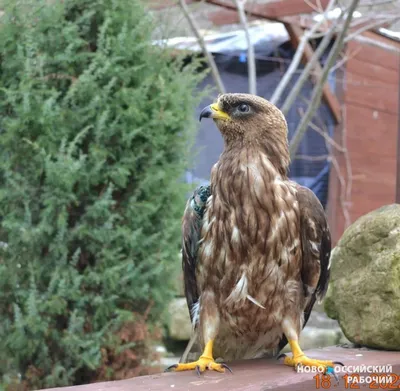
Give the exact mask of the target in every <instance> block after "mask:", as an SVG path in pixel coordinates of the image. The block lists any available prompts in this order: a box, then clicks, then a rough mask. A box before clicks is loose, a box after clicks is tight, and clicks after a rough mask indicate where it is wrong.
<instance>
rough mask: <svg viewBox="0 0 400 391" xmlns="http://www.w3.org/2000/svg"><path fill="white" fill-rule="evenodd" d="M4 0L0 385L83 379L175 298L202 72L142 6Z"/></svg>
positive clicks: (0, 29) (113, 0)
mask: <svg viewBox="0 0 400 391" xmlns="http://www.w3.org/2000/svg"><path fill="white" fill-rule="evenodd" d="M9 3H10V4H9V5H7V6H6V8H5V14H4V15H3V16H2V17H1V19H0V167H1V168H0V379H2V380H1V381H0V383H1V382H3V385H7V384H16V383H19V384H22V385H24V387H25V389H35V388H44V387H54V386H64V385H69V384H79V383H83V382H89V381H92V380H93V379H95V378H96V374H98V373H99V370H100V367H101V366H102V365H103V366H104V365H107V363H106V364H105V363H104V352H111V353H110V355H109V356H108V357H116V356H118V354H120V353H121V352H123V351H124V350H126V349H135V348H136V343H137V342H135V341H129V338H128V340H127V338H125V337H124V338H122V337H121V333H120V331H121V330H122V329H123V328H124V327H126V325H127V324H132V322H133V323H134V322H135V315H134V313H137V314H143V313H144V312H145V311H146V310H147V309H149V308H151V310H150V312H149V318H148V322H149V325H152V324H155V323H156V321H157V320H158V319H160V316H161V313H162V312H163V310H164V309H165V307H166V304H167V303H168V301H169V300H170V298H171V296H172V294H173V288H172V286H173V284H172V283H171V278H170V275H171V270H172V269H173V268H174V265H173V263H174V262H176V261H175V260H176V254H177V251H178V249H179V248H178V246H179V237H180V217H181V215H182V211H183V207H184V203H185V197H186V192H185V186H184V185H183V184H182V183H181V182H180V177H181V176H182V173H183V170H184V167H185V161H186V156H187V153H186V151H187V150H188V142H189V141H190V137H191V135H192V134H193V131H192V130H193V129H194V122H193V120H192V114H193V108H194V107H195V105H196V103H197V99H198V97H197V96H196V93H195V86H196V84H197V83H198V81H199V74H198V73H196V72H195V69H194V65H184V64H183V62H182V61H180V60H179V59H178V58H176V57H174V56H171V53H169V52H168V51H167V50H165V49H163V48H160V47H159V46H156V45H153V43H152V41H151V32H152V28H153V27H152V23H151V20H150V17H149V16H148V14H147V13H146V11H145V10H144V8H143V6H142V5H141V3H140V2H139V0H129V1H126V0H64V1H48V0H34V1H15V0H14V1H11V2H9ZM111 367H112V365H111V364H110V368H111ZM101 370H102V371H103V370H104V368H102V369H101ZM103 372H104V371H103ZM106 372H107V371H106ZM109 375H110V377H111V378H112V373H110V374H109Z"/></svg>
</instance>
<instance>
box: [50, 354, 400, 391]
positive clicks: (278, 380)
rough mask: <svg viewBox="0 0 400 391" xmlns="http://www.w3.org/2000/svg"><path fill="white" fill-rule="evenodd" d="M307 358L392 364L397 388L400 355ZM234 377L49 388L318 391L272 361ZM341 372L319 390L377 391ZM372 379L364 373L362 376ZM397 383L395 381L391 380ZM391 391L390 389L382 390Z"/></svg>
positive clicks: (244, 367) (252, 364) (239, 366)
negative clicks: (371, 390) (358, 390)
mask: <svg viewBox="0 0 400 391" xmlns="http://www.w3.org/2000/svg"><path fill="white" fill-rule="evenodd" d="M307 355H308V356H309V357H313V358H318V359H332V360H334V361H341V362H343V363H344V365H346V366H354V365H367V366H383V365H391V366H392V373H394V374H395V375H397V376H399V377H398V378H397V379H398V380H397V381H396V382H394V383H393V384H392V388H397V389H400V352H385V351H378V350H366V349H347V348H340V347H329V348H323V349H314V350H309V351H307ZM230 367H231V368H232V370H233V372H234V373H233V375H232V374H230V373H229V372H227V373H224V374H221V373H214V372H208V371H207V372H206V373H205V374H203V375H202V376H201V377H198V376H197V375H196V374H195V373H194V372H180V373H162V374H157V375H152V376H142V377H136V378H133V379H129V380H121V381H114V382H108V383H94V384H88V385H83V386H77V387H65V388H52V389H48V391H49V390H52V391H55V390H58V391H61V390H62V391H167V390H171V391H191V390H196V391H220V390H226V391H266V390H279V391H310V390H315V389H317V384H316V379H314V378H313V376H315V375H316V374H315V373H296V372H295V371H294V370H293V369H292V368H289V367H287V366H285V365H284V364H283V363H282V362H278V361H276V360H275V359H257V360H246V361H238V362H234V363H231V364H230ZM343 375H345V374H344V373H343V372H341V373H339V374H338V377H339V384H336V382H335V381H334V379H332V384H331V385H326V384H325V387H321V385H320V387H319V388H320V389H332V390H346V389H350V388H353V389H371V388H377V389H379V384H378V385H376V387H371V386H370V385H363V384H359V385H356V384H353V385H352V387H350V385H349V384H347V385H346V384H345V381H344V379H343ZM363 375H364V376H371V375H372V373H367V372H364V373H363V374H362V375H361V376H363ZM393 380H396V379H393ZM385 388H390V387H385Z"/></svg>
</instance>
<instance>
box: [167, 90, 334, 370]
mask: <svg viewBox="0 0 400 391" xmlns="http://www.w3.org/2000/svg"><path fill="white" fill-rule="evenodd" d="M202 118H212V119H213V120H214V121H215V123H216V125H217V127H218V129H219V131H220V132H221V134H222V136H223V139H224V150H223V152H222V154H221V156H220V159H219V161H218V162H217V163H216V164H215V165H214V167H213V168H212V172H211V183H210V186H202V187H200V188H197V189H196V190H195V192H194V194H193V196H192V197H191V198H190V199H189V200H188V203H187V205H186V209H185V212H184V216H183V222H182V234H183V243H182V265H183V272H184V282H185V295H186V299H187V304H188V306H189V310H190V314H191V320H192V324H193V336H192V339H191V341H190V342H189V346H188V348H187V351H188V350H190V347H191V346H192V345H193V344H194V343H198V344H199V345H200V347H201V350H202V351H203V353H202V354H201V356H200V358H198V360H197V361H193V362H185V361H187V360H186V357H183V359H181V362H180V363H179V364H175V365H173V366H171V367H170V368H169V369H174V370H175V371H184V370H192V369H193V370H197V372H198V373H200V372H204V371H205V370H206V369H209V370H215V371H218V372H224V371H225V368H227V366H226V365H225V364H221V363H217V362H216V361H215V360H214V358H222V359H223V360H224V361H231V360H234V359H247V358H255V357H260V356H262V355H264V354H265V352H267V351H271V350H273V351H275V352H278V351H279V350H280V349H282V348H283V347H284V346H285V345H286V344H287V343H288V342H289V345H290V348H291V351H292V356H290V357H289V356H285V358H284V363H285V364H287V365H289V366H293V367H297V366H298V365H305V366H314V367H323V368H324V369H325V370H327V372H328V373H329V372H330V371H331V370H332V367H333V366H334V364H335V362H333V361H328V360H327V361H325V360H324V361H322V360H315V359H312V358H308V357H307V356H306V355H305V354H304V353H303V351H302V350H301V348H300V346H299V342H298V341H299V334H300V331H301V330H302V328H303V327H304V325H305V324H306V322H307V320H308V318H309V316H310V312H311V309H312V307H313V305H314V303H315V301H316V299H321V298H322V297H323V296H324V294H325V292H326V290H327V286H328V280H329V266H330V265H329V258H330V252H331V239H330V233H329V229H328V225H327V220H326V217H325V213H324V210H323V207H322V205H321V203H320V202H319V200H318V198H317V197H316V196H315V195H314V193H313V192H312V191H311V190H309V189H308V188H305V187H302V186H300V185H298V184H296V183H295V182H292V181H290V180H289V179H288V167H289V161H290V159H289V150H288V140H287V133H288V131H287V124H286V120H285V118H284V116H283V114H282V112H281V111H280V110H279V109H278V108H277V107H276V106H274V105H273V104H271V103H270V102H268V101H267V100H265V99H263V98H261V97H258V96H254V95H249V94H223V95H220V96H219V97H218V100H217V102H216V103H214V104H211V105H210V106H207V107H206V108H204V110H203V111H202V112H201V114H200V120H201V119H202ZM186 353H187V352H186ZM186 353H185V355H184V356H187V354H186ZM228 369H229V368H228Z"/></svg>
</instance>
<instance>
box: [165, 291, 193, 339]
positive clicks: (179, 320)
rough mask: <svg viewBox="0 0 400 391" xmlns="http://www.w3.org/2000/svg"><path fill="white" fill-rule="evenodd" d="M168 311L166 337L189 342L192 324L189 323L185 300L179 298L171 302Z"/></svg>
mask: <svg viewBox="0 0 400 391" xmlns="http://www.w3.org/2000/svg"><path fill="white" fill-rule="evenodd" d="M168 309H169V322H168V336H169V337H170V338H171V339H173V340H176V341H187V340H189V339H190V336H191V332H192V324H191V322H190V315H189V310H188V307H187V304H186V299H185V298H183V297H179V298H176V299H174V300H172V301H171V303H170V305H169V308H168Z"/></svg>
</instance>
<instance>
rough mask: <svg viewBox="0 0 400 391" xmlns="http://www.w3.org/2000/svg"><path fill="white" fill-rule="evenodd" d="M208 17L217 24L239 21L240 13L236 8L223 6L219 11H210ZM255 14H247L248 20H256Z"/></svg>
mask: <svg viewBox="0 0 400 391" xmlns="http://www.w3.org/2000/svg"><path fill="white" fill-rule="evenodd" d="M207 18H208V20H209V21H210V22H212V23H213V24H214V25H216V26H224V25H226V24H235V23H239V22H240V21H239V14H238V12H237V11H235V10H230V9H225V8H221V9H220V10H219V11H214V12H209V13H208V14H207ZM255 19H256V18H255V17H254V16H250V15H248V16H247V20H248V21H252V20H255Z"/></svg>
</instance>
